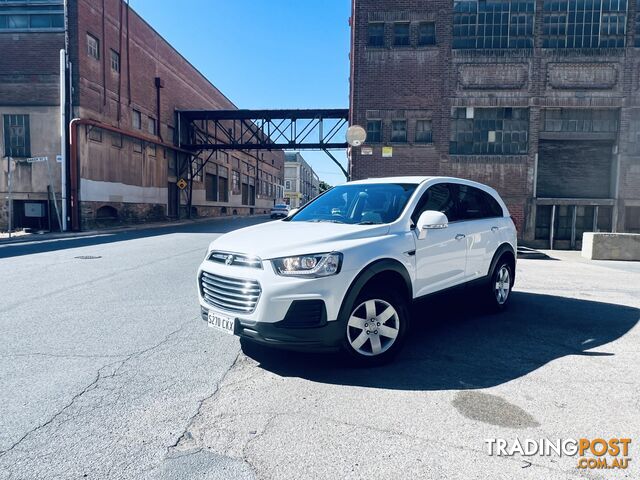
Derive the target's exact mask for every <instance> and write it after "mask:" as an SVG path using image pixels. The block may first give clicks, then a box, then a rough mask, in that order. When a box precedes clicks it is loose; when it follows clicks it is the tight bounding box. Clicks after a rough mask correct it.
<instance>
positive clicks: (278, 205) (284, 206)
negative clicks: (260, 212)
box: [273, 203, 287, 208]
mask: <svg viewBox="0 0 640 480" xmlns="http://www.w3.org/2000/svg"><path fill="white" fill-rule="evenodd" d="M273 208H287V206H286V205H284V204H281V203H279V204H277V205H274V206H273Z"/></svg>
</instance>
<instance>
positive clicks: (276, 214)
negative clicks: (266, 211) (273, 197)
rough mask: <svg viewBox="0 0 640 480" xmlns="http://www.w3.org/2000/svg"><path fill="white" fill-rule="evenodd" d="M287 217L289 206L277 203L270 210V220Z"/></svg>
mask: <svg viewBox="0 0 640 480" xmlns="http://www.w3.org/2000/svg"><path fill="white" fill-rule="evenodd" d="M288 215H289V205H287V204H286V203H277V204H276V205H274V206H273V208H272V209H271V218H285V217H287V216H288Z"/></svg>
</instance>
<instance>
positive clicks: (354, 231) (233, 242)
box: [209, 221, 389, 260]
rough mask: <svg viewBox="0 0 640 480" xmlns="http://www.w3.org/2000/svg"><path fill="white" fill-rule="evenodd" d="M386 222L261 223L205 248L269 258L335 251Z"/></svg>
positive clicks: (383, 227)
mask: <svg viewBox="0 0 640 480" xmlns="http://www.w3.org/2000/svg"><path fill="white" fill-rule="evenodd" d="M388 231H389V226H388V225H348V224H344V223H331V222H288V221H277V222H267V223H261V224H259V225H253V226H251V227H246V228H241V229H239V230H235V231H233V232H230V233H227V234H225V235H222V236H221V237H219V238H217V239H216V240H214V241H213V242H211V245H210V246H209V250H222V251H227V252H236V253H243V254H246V255H255V256H258V257H260V258H262V259H263V260H268V259H270V258H277V257H284V256H291V255H303V254H306V253H323V252H330V251H334V250H338V249H340V248H341V246H342V245H343V244H345V243H349V241H351V240H358V239H361V238H369V237H376V236H381V235H385V234H386V233H387V232H388Z"/></svg>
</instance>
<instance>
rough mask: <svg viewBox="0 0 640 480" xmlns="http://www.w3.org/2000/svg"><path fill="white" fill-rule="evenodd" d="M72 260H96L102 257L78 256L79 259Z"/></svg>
mask: <svg viewBox="0 0 640 480" xmlns="http://www.w3.org/2000/svg"><path fill="white" fill-rule="evenodd" d="M73 258H77V259H78V260H95V259H96V258H102V257H101V256H96V255H80V256H79V257H73Z"/></svg>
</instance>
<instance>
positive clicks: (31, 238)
mask: <svg viewBox="0 0 640 480" xmlns="http://www.w3.org/2000/svg"><path fill="white" fill-rule="evenodd" d="M268 217H269V215H268V214H263V215H230V216H227V217H204V218H195V219H191V220H180V221H176V222H165V223H143V224H137V225H130V226H123V227H113V228H105V229H99V230H86V231H82V232H63V233H60V232H58V233H44V234H41V235H38V234H29V235H24V236H21V237H19V238H12V239H8V238H7V239H2V240H0V247H2V246H4V245H13V244H15V243H28V242H45V241H47V240H57V239H64V238H70V239H73V238H82V237H91V236H93V235H105V234H109V233H122V232H137V231H140V230H153V229H157V228H167V227H179V226H183V225H192V224H197V223H207V222H217V221H220V220H237V219H241V218H268Z"/></svg>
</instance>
